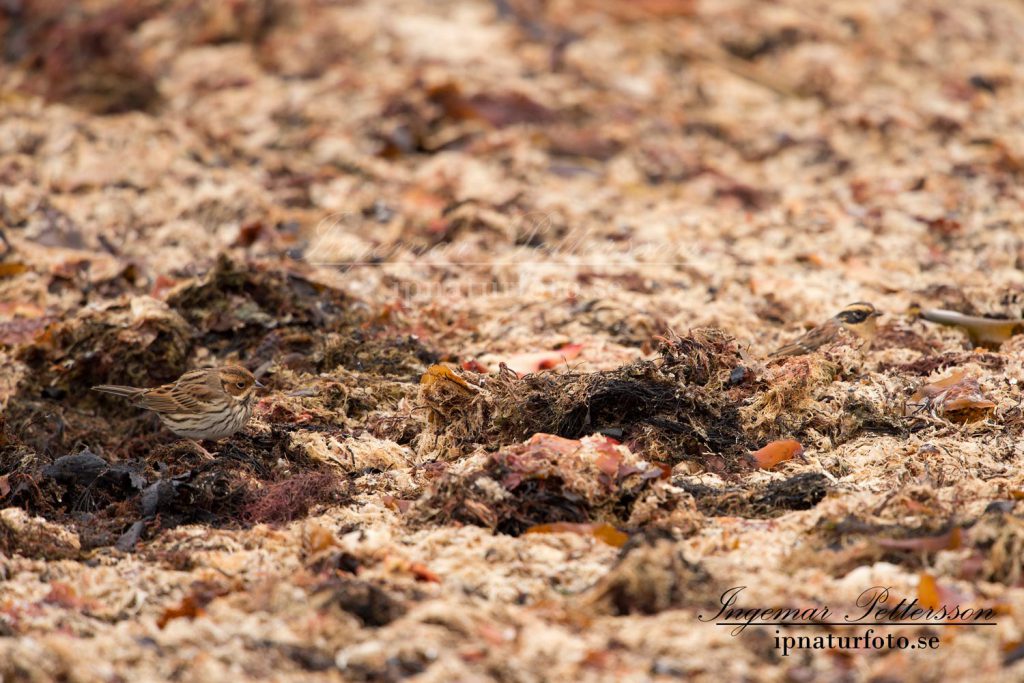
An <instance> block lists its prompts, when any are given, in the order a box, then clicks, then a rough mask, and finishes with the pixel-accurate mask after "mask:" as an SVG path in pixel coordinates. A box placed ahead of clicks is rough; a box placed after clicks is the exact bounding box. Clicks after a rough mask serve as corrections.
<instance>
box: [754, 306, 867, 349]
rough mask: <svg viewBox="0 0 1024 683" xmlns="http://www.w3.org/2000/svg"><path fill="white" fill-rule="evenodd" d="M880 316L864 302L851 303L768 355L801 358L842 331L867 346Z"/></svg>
mask: <svg viewBox="0 0 1024 683" xmlns="http://www.w3.org/2000/svg"><path fill="white" fill-rule="evenodd" d="M880 315H882V314H881V313H879V312H878V311H877V310H875V307H874V306H873V305H871V304H869V303H867V302H866V301H858V302H856V303H852V304H850V305H849V306H847V307H846V308H844V309H843V310H841V311H839V312H838V313H836V314H835V315H834V316H832V317H831V318H829V319H828V320H826V321H825V322H823V323H822V324H821V325H818V326H817V327H815V328H813V329H810V330H808V331H807V332H806V333H805V334H803V336H801V337H798V338H797V339H795V340H794V341H793V342H791V343H789V344H786V345H785V346H783V347H782V348H780V349H778V350H776V351H774V352H772V353H771V354H770V356H771V357H773V358H780V357H784V356H802V355H803V354H805V353H811V352H812V351H817V350H818V349H820V348H821V347H823V346H825V345H826V344H831V343H832V342H834V341H838V340H839V336H840V334H841V333H842V332H843V330H847V331H849V332H852V333H853V334H854V335H856V336H857V337H859V338H861V339H863V340H864V345H865V346H867V345H868V344H870V343H871V340H872V339H873V338H874V336H875V331H876V328H877V320H876V319H877V318H878V316H880Z"/></svg>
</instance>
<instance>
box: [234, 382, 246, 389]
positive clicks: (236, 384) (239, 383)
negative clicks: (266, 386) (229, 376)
mask: <svg viewBox="0 0 1024 683" xmlns="http://www.w3.org/2000/svg"><path fill="white" fill-rule="evenodd" d="M235 386H236V387H238V388H239V389H245V382H236V383H235Z"/></svg>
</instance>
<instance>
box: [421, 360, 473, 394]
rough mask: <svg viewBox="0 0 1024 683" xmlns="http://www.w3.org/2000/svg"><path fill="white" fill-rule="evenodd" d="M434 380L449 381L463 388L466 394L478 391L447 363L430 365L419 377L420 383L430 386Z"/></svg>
mask: <svg viewBox="0 0 1024 683" xmlns="http://www.w3.org/2000/svg"><path fill="white" fill-rule="evenodd" d="M436 382H451V383H452V384H455V385H457V386H459V387H460V388H462V389H464V390H465V392H466V393H467V394H471V393H474V392H476V391H479V389H477V388H476V387H474V386H473V385H472V384H470V383H469V382H467V381H466V380H464V379H463V378H462V377H459V376H458V375H457V374H455V371H454V370H452V369H451V368H449V367H448V366H447V365H431V366H430V367H429V368H427V371H426V372H425V373H423V376H422V377H420V384H423V385H426V386H430V385H431V384H434V383H436Z"/></svg>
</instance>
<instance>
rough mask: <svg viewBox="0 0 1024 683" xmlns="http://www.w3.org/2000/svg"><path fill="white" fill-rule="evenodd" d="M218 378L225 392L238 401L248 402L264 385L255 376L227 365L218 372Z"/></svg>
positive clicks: (243, 369)
mask: <svg viewBox="0 0 1024 683" xmlns="http://www.w3.org/2000/svg"><path fill="white" fill-rule="evenodd" d="M217 378H218V379H219V380H220V384H221V386H222V387H223V388H224V392H225V393H226V394H227V395H228V396H231V397H232V398H234V399H235V400H236V401H240V402H242V401H248V400H250V398H251V397H252V396H253V395H254V394H255V392H256V390H257V389H262V388H263V385H262V384H261V383H260V382H259V381H257V379H256V378H255V377H253V374H252V373H251V372H249V371H248V370H246V369H245V368H243V367H241V366H238V365H226V366H224V367H223V368H220V369H219V370H218V371H217Z"/></svg>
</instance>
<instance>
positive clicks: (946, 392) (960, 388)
mask: <svg viewBox="0 0 1024 683" xmlns="http://www.w3.org/2000/svg"><path fill="white" fill-rule="evenodd" d="M995 407H996V404H995V403H994V402H992V401H990V400H989V399H987V398H986V397H985V395H984V394H982V393H981V386H980V385H979V384H978V380H977V379H976V378H974V377H971V376H969V375H967V374H966V373H965V372H964V371H962V370H961V371H955V372H953V373H952V374H950V375H949V377H943V378H942V379H939V380H936V381H935V382H929V383H928V384H923V385H921V386H920V387H918V389H917V391H915V392H914V395H913V396H911V397H910V400H909V401H908V402H907V406H906V409H905V410H904V413H905V414H906V415H913V414H915V413H917V412H918V411H920V410H921V409H922V408H923V409H926V410H932V411H934V412H936V413H937V414H939V415H947V414H950V413H959V414H960V415H958V418H960V419H963V420H971V419H973V418H976V417H978V418H980V417H983V416H984V413H986V412H987V411H989V410H992V409H993V408H995Z"/></svg>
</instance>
